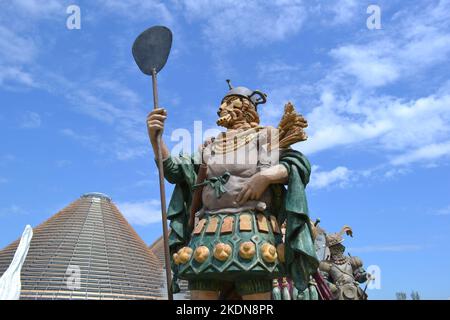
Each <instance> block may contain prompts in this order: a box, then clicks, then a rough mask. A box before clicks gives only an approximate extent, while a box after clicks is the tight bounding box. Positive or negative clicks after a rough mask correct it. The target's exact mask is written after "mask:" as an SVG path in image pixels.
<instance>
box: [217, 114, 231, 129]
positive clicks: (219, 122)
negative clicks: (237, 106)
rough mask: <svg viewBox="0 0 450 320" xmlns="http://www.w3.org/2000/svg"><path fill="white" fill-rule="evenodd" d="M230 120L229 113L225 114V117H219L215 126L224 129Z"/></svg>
mask: <svg viewBox="0 0 450 320" xmlns="http://www.w3.org/2000/svg"><path fill="white" fill-rule="evenodd" d="M231 119H232V118H231V115H230V114H229V113H227V114H226V115H224V116H222V117H220V118H219V119H218V120H217V122H216V123H217V125H219V126H222V127H224V126H226V125H227V124H228V123H230V121H231Z"/></svg>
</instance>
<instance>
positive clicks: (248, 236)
mask: <svg viewBox="0 0 450 320" xmlns="http://www.w3.org/2000/svg"><path fill="white" fill-rule="evenodd" d="M173 260H174V263H175V264H177V265H178V276H179V278H180V279H185V280H193V281H195V280H208V279H209V280H221V281H231V282H236V281H242V280H248V279H251V278H253V279H274V278H277V277H280V276H283V275H284V271H283V265H282V262H283V261H284V244H283V241H282V234H281V230H280V227H279V225H278V222H277V220H276V217H275V216H273V215H270V213H268V212H255V211H253V210H246V211H242V212H239V213H220V214H205V216H204V217H203V218H202V219H201V220H200V221H198V223H197V224H196V226H195V228H194V231H193V233H192V237H191V240H190V242H189V244H188V246H186V247H183V248H181V249H180V250H179V251H178V252H177V253H175V254H174V256H173Z"/></svg>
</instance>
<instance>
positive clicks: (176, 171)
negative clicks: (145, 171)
mask: <svg viewBox="0 0 450 320" xmlns="http://www.w3.org/2000/svg"><path fill="white" fill-rule="evenodd" d="M166 119H167V111H166V110H165V109H163V108H158V109H154V110H153V111H152V112H150V113H149V114H148V116H147V131H148V137H149V138H150V143H151V144H152V148H153V154H154V156H155V159H157V155H158V138H159V136H160V147H161V155H162V159H163V167H164V177H165V178H166V179H167V181H169V182H170V183H179V182H181V181H182V180H183V179H184V176H183V173H182V171H181V168H180V166H179V165H178V164H177V163H175V162H174V161H172V159H171V157H170V152H169V148H167V145H166V143H165V142H164V139H163V132H164V122H165V121H166Z"/></svg>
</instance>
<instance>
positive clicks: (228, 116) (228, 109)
mask: <svg viewBox="0 0 450 320" xmlns="http://www.w3.org/2000/svg"><path fill="white" fill-rule="evenodd" d="M242 105H243V104H242V101H241V99H240V98H239V97H230V98H228V99H225V101H224V102H223V103H222V104H221V105H220V107H219V110H218V111H217V115H218V116H219V119H218V120H217V125H219V126H222V127H225V128H231V127H232V126H233V125H234V124H235V123H236V122H237V121H239V120H245V117H244V113H243V112H242Z"/></svg>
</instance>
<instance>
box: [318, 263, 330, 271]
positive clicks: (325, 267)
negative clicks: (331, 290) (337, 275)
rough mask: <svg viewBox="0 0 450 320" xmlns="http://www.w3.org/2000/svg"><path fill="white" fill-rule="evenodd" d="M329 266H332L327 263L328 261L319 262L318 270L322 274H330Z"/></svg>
mask: <svg viewBox="0 0 450 320" xmlns="http://www.w3.org/2000/svg"><path fill="white" fill-rule="evenodd" d="M331 265H332V263H331V261H328V260H323V261H320V263H319V270H320V271H323V272H330V270H331Z"/></svg>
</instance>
